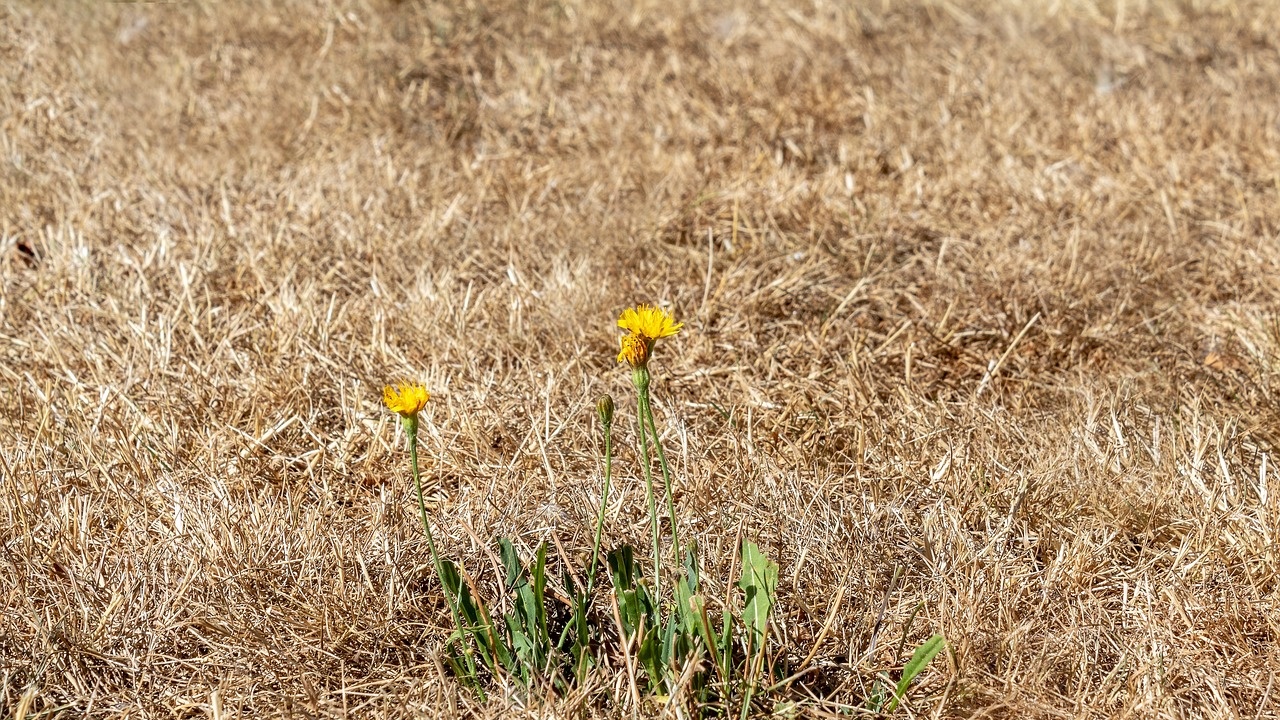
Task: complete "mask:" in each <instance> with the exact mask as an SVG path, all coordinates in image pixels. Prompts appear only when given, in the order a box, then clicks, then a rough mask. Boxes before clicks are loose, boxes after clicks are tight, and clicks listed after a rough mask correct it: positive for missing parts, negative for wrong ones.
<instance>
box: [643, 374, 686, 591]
mask: <svg viewBox="0 0 1280 720" xmlns="http://www.w3.org/2000/svg"><path fill="white" fill-rule="evenodd" d="M640 415H641V418H640V421H641V423H648V424H649V432H650V433H651V434H652V435H653V447H654V448H655V449H656V450H657V451H658V464H659V465H661V466H662V486H663V489H664V490H665V491H666V495H667V513H668V514H669V515H670V516H671V545H672V549H673V550H675V554H676V567H680V566H681V562H682V558H681V556H680V531H679V530H678V528H677V527H676V526H677V523H676V503H675V499H674V498H673V497H672V494H671V467H670V466H669V465H667V454H666V453H665V452H663V450H662V441H661V440H659V439H658V428H657V426H656V425H655V424H654V422H653V405H652V403H650V402H649V386H648V385H645V387H644V389H643V390H641V391H640Z"/></svg>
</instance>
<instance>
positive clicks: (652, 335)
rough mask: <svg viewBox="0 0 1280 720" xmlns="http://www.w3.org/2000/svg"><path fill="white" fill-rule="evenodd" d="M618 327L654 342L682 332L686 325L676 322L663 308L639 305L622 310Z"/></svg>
mask: <svg viewBox="0 0 1280 720" xmlns="http://www.w3.org/2000/svg"><path fill="white" fill-rule="evenodd" d="M618 327H620V328H622V329H623V330H626V331H628V332H630V333H632V334H633V335H640V336H642V337H644V338H646V339H647V340H649V341H651V342H652V341H653V340H658V339H660V338H664V337H671V336H672V335H675V334H676V333H678V332H680V328H682V327H684V323H678V322H676V319H675V318H673V317H671V314H670V313H668V312H667V311H666V310H663V309H662V308H658V307H654V306H652V305H638V306H636V307H633V308H627V309H626V310H623V311H622V315H621V316H620V317H618Z"/></svg>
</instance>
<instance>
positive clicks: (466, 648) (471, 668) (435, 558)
mask: <svg viewBox="0 0 1280 720" xmlns="http://www.w3.org/2000/svg"><path fill="white" fill-rule="evenodd" d="M404 430H405V433H406V434H407V435H408V436H409V464H410V466H411V467H412V469H413V485H414V488H416V489H417V491H418V511H419V513H421V516H422V529H423V530H424V531H426V534H427V547H428V548H429V549H430V550H431V562H432V563H433V564H434V565H435V568H436V577H437V578H439V579H440V589H441V590H442V591H443V592H444V600H445V604H446V605H448V606H449V614H450V615H452V616H453V627H454V628H455V629H457V631H458V640H459V642H461V643H462V653H463V657H464V658H465V660H466V663H467V674H468V675H469V676H470V677H469V679H471V680H475V676H476V663H475V658H473V657H472V655H471V645H470V643H468V642H467V640H466V637H465V635H464V634H463V631H462V617H461V616H460V615H459V614H458V601H457V599H456V598H454V597H453V593H451V592H450V591H449V586H448V584H447V583H445V581H444V565H443V564H441V562H440V553H438V552H436V540H435V537H434V536H433V535H432V534H431V521H430V520H429V519H428V518H427V502H426V500H425V499H424V498H423V496H422V474H421V473H420V472H419V471H418V418H417V417H416V416H413V417H406V418H404ZM476 689H477V690H479V692H480V696H481V699H483V697H484V690H481V689H480V686H479V684H476Z"/></svg>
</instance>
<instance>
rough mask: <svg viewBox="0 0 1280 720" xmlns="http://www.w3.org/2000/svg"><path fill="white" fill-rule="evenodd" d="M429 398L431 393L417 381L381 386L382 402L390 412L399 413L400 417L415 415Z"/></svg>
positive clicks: (425, 404)
mask: <svg viewBox="0 0 1280 720" xmlns="http://www.w3.org/2000/svg"><path fill="white" fill-rule="evenodd" d="M430 398H431V394H430V393H428V392H427V389H426V388H425V387H423V386H421V385H418V384H417V383H406V384H400V385H396V386H395V387H394V388H393V387H391V386H390V385H387V386H386V387H384V388H382V402H383V403H385V404H386V406H387V407H388V408H390V409H391V411H392V412H396V413H400V416H401V417H406V418H411V417H417V416H418V412H419V411H421V410H422V408H424V407H426V406H427V400H429V399H430Z"/></svg>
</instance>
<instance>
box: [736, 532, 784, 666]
mask: <svg viewBox="0 0 1280 720" xmlns="http://www.w3.org/2000/svg"><path fill="white" fill-rule="evenodd" d="M738 587H739V588H741V589H742V594H743V603H742V624H743V625H744V626H745V628H746V631H747V637H748V641H749V642H748V647H749V648H750V649H751V650H752V651H759V650H760V649H762V648H763V647H764V642H765V638H766V636H767V633H768V629H769V614H770V613H771V612H772V611H773V601H774V598H775V597H776V596H777V592H778V565H777V563H774V562H770V560H769V559H768V558H766V557H765V556H764V554H763V553H761V552H760V547H759V546H757V545H756V544H755V543H753V542H751V541H749V540H744V541H742V577H741V579H739V580H738Z"/></svg>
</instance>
